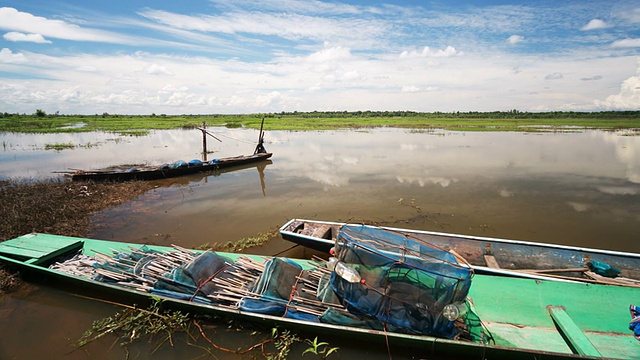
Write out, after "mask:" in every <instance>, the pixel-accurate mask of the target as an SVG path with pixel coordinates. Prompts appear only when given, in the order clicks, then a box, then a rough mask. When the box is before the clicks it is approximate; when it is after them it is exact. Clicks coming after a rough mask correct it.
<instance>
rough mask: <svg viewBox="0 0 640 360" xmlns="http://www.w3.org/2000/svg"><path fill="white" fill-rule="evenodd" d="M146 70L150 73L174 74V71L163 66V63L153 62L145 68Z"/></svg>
mask: <svg viewBox="0 0 640 360" xmlns="http://www.w3.org/2000/svg"><path fill="white" fill-rule="evenodd" d="M144 72H145V73H147V74H149V75H166V76H173V75H174V73H172V72H171V71H169V70H167V68H166V67H164V66H162V65H158V64H151V65H149V66H147V67H146V68H145V69H144Z"/></svg>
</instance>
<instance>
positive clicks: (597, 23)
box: [580, 19, 610, 31]
mask: <svg viewBox="0 0 640 360" xmlns="http://www.w3.org/2000/svg"><path fill="white" fill-rule="evenodd" d="M608 27H610V25H609V24H607V23H606V22H604V21H602V20H600V19H593V20H591V21H589V23H588V24H587V25H585V26H583V27H582V28H581V29H580V30H583V31H588V30H596V29H606V28H608Z"/></svg>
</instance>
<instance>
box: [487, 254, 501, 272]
mask: <svg viewBox="0 0 640 360" xmlns="http://www.w3.org/2000/svg"><path fill="white" fill-rule="evenodd" d="M484 262H485V263H486V264H487V267H489V268H491V269H500V265H499V264H498V260H496V258H495V256H493V255H484Z"/></svg>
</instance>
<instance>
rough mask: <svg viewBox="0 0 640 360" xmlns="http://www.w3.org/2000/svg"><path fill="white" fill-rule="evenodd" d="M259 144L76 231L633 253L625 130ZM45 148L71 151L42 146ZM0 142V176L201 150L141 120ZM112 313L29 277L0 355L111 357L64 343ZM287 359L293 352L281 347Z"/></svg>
mask: <svg viewBox="0 0 640 360" xmlns="http://www.w3.org/2000/svg"><path fill="white" fill-rule="evenodd" d="M212 130H213V132H214V133H215V134H217V135H219V137H220V138H221V139H222V140H223V142H222V143H219V142H217V141H215V140H213V139H211V138H209V139H208V143H209V150H210V151H213V153H209V154H208V158H209V159H212V158H215V157H224V156H234V155H240V154H249V153H251V152H253V147H254V144H255V140H256V139H257V136H258V135H257V132H256V131H253V130H243V129H225V128H213V129H212ZM265 140H266V147H267V150H269V151H270V152H273V153H274V156H273V158H272V161H271V162H268V163H265V164H261V165H259V166H252V167H247V168H243V169H238V170H235V171H227V172H218V173H210V174H207V175H202V174H199V175H194V176H190V177H183V178H179V179H169V180H164V181H157V182H155V184H156V185H157V187H156V188H155V189H154V190H152V191H150V192H148V193H146V194H144V195H142V196H140V197H139V198H137V199H135V200H134V201H132V202H129V203H127V204H123V205H121V206H118V207H114V208H111V209H109V210H106V211H103V212H102V213H100V214H96V216H95V217H94V222H95V224H96V225H97V227H96V229H95V231H94V233H93V234H91V237H95V238H100V239H107V240H120V241H127V242H136V243H154V244H162V245H167V244H179V245H181V246H185V247H193V246H198V245H201V244H204V243H212V242H227V241H233V240H237V239H240V238H244V237H250V236H255V235H256V234H258V233H265V232H268V231H271V230H273V229H275V228H277V227H278V226H280V225H282V224H283V223H284V222H285V221H287V220H288V219H290V218H295V217H298V218H313V219H321V220H331V221H349V220H351V221H373V222H377V223H380V224H384V225H391V226H397V227H408V228H415V229H424V230H434V231H443V232H453V233H464V234H471V235H479V236H490V237H502V238H511V239H520V240H531V241H540V242H551V243H560V244H568V245H583V246H589V247H598V248H607V249H613V250H623V251H633V252H637V251H638V247H637V245H636V243H637V240H638V238H639V234H640V231H639V230H638V229H640V137H638V136H625V134H624V133H611V132H602V131H585V132H575V133H543V134H525V133H501V132H488V133H470V132H450V131H439V130H438V131H412V130H404V129H388V128H377V129H370V130H363V131H352V130H348V131H326V132H285V131H274V132H268V133H267V134H266V137H265ZM54 143H73V144H76V145H80V146H79V147H77V148H75V149H72V150H62V151H57V152H56V151H53V150H45V147H46V145H47V144H54ZM0 145H2V147H0V180H2V179H7V178H28V179H38V178H45V177H52V176H58V175H57V174H55V173H52V171H62V170H67V169H69V168H84V169H87V168H100V167H105V166H109V165H117V164H123V163H126V164H140V163H149V164H156V163H164V162H172V161H175V160H179V159H182V160H190V159H195V158H201V156H202V154H201V152H202V138H201V136H200V132H199V131H197V130H172V131H156V132H152V133H151V134H150V135H149V136H145V137H120V136H117V135H113V134H108V133H87V134H55V135H31V134H11V133H4V134H1V135H0ZM290 248H291V244H289V243H287V242H285V241H283V240H280V239H278V238H274V239H272V240H271V241H270V242H269V243H268V244H267V245H264V246H261V247H259V248H254V249H251V250H250V251H251V252H254V253H260V254H265V255H273V254H277V253H281V252H284V254H286V255H288V256H293V257H308V256H310V255H311V254H312V252H310V251H307V250H304V249H300V248H293V249H290ZM114 309H115V308H114V306H113V305H108V304H103V303H98V302H96V301H92V300H87V299H82V298H78V297H76V296H73V295H69V294H68V293H65V292H57V291H55V290H52V289H51V288H49V287H46V286H35V285H33V286H31V287H29V289H28V290H25V291H22V292H20V293H19V294H14V295H11V296H9V297H5V299H4V301H2V302H0V327H1V328H3V329H8V328H14V329H16V330H17V331H11V332H10V333H9V334H6V335H3V336H2V337H0V358H16V359H32V358H60V359H84V358H114V357H115V358H124V356H125V354H124V352H123V351H121V350H120V349H118V346H117V345H116V346H115V347H114V348H113V349H111V350H109V348H110V347H111V345H112V344H111V341H112V339H111V340H105V341H104V342H101V343H97V344H92V345H91V346H90V347H88V348H87V349H86V351H76V352H72V353H68V351H69V343H70V342H72V341H73V340H75V339H77V338H78V337H80V336H81V334H82V332H83V331H84V330H85V329H87V328H88V327H89V326H90V324H91V322H92V321H93V320H95V319H99V318H102V317H104V316H109V315H112V314H113V312H114V311H115V310H114ZM18 330H19V331H18ZM221 334H222V335H221V336H222V339H224V341H228V342H230V343H231V344H236V342H237V343H238V344H241V343H242V341H246V338H247V336H246V335H247V334H248V332H244V333H243V332H241V333H240V334H242V335H241V336H237V335H236V334H235V333H233V332H222V333H221ZM321 340H327V341H329V342H330V343H331V344H332V345H334V346H340V347H341V350H340V352H341V358H351V357H353V356H363V355H366V356H367V357H368V358H372V359H378V358H379V359H387V358H388V355H387V352H386V349H385V347H384V345H381V346H380V347H379V348H375V349H374V347H371V346H368V347H367V348H360V347H357V346H354V345H351V344H349V343H346V344H344V343H343V342H342V340H341V339H331V338H328V339H321ZM227 345H229V343H227ZM231 347H233V346H231ZM305 348H306V347H305V346H303V347H302V348H301V350H300V351H298V352H297V353H296V354H298V355H299V354H301V352H302V351H303V350H304V349H305ZM134 350H135V356H136V357H135V358H143V359H146V358H166V359H173V358H195V357H197V356H198V354H201V352H200V353H199V352H197V351H195V349H193V348H190V347H188V346H185V345H176V347H175V348H172V349H164V350H162V351H160V352H156V353H155V354H154V355H153V356H152V355H151V351H152V348H150V347H149V346H146V347H145V345H144V344H143V345H140V348H138V349H134ZM392 350H393V349H392ZM392 352H394V353H396V354H398V356H394V358H407V359H409V358H413V357H415V358H421V357H426V355H425V354H424V353H420V352H416V353H414V354H408V355H406V357H402V356H404V354H400V353H399V350H398V352H396V351H392ZM132 355H133V351H132ZM218 355H219V356H220V358H226V357H225V356H227V355H225V354H218ZM185 356H186V357H185ZM258 356H259V355H258ZM307 356H309V355H307ZM245 358H249V357H245ZM291 358H296V356H293V353H292V357H291Z"/></svg>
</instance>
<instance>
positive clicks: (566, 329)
mask: <svg viewBox="0 0 640 360" xmlns="http://www.w3.org/2000/svg"><path fill="white" fill-rule="evenodd" d="M547 310H548V311H549V315H551V318H552V319H553V321H554V322H555V323H556V326H557V327H558V329H559V331H560V333H561V334H562V337H563V338H564V339H565V340H566V341H567V343H568V344H569V346H570V347H571V348H572V349H573V350H574V351H575V352H576V353H577V354H579V355H582V356H593V357H602V355H601V354H600V352H599V351H598V349H596V347H595V346H593V344H592V343H591V341H590V340H589V339H588V338H587V336H586V335H585V334H584V333H583V332H582V330H580V328H579V327H578V325H576V323H575V322H574V321H573V319H571V316H569V314H568V313H567V310H566V309H565V308H564V307H562V306H547Z"/></svg>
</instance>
